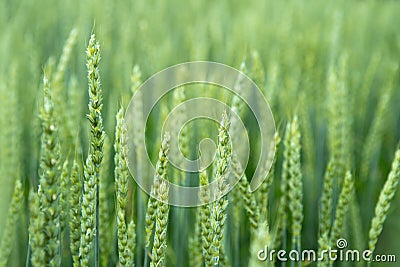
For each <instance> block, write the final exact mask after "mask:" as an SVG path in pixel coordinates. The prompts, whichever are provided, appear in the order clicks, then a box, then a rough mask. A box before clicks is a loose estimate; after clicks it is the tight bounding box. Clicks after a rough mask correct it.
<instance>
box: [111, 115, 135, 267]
mask: <svg viewBox="0 0 400 267" xmlns="http://www.w3.org/2000/svg"><path fill="white" fill-rule="evenodd" d="M123 116H124V111H123V109H122V108H120V110H119V111H118V114H117V125H116V128H115V144H114V150H115V156H114V164H115V172H114V176H115V193H116V200H117V204H116V216H117V236H118V256H119V264H120V265H121V266H131V265H132V264H133V262H130V259H129V255H128V251H129V250H128V234H127V225H126V211H125V209H126V203H127V194H128V175H129V174H128V166H127V161H126V155H127V153H126V149H127V148H126V142H127V140H126V128H125V126H124V118H123Z"/></svg>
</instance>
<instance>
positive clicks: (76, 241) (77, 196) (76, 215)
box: [69, 155, 82, 267]
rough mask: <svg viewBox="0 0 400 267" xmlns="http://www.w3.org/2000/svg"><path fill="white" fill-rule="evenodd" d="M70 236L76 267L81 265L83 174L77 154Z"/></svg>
mask: <svg viewBox="0 0 400 267" xmlns="http://www.w3.org/2000/svg"><path fill="white" fill-rule="evenodd" d="M69 188H70V189H69V205H70V209H69V231H70V233H69V236H70V239H71V243H70V249H71V255H72V262H73V266H74V267H79V247H80V242H81V217H82V215H81V199H82V174H81V167H80V164H79V159H78V156H77V155H75V159H74V163H73V165H72V171H71V176H70V180H69Z"/></svg>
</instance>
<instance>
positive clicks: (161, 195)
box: [150, 134, 170, 267]
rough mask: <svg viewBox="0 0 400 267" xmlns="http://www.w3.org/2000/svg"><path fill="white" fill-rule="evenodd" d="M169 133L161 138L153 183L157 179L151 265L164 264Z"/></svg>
mask: <svg viewBox="0 0 400 267" xmlns="http://www.w3.org/2000/svg"><path fill="white" fill-rule="evenodd" d="M169 138H170V137H169V135H168V134H166V135H165V136H164V138H163V141H162V145H161V150H160V154H159V159H158V162H157V165H158V166H157V174H156V177H155V181H154V183H156V180H158V182H157V183H158V187H157V191H154V193H155V194H156V195H155V196H154V197H157V200H156V201H157V202H158V204H157V210H156V214H155V221H156V227H155V231H154V239H153V249H152V252H151V255H152V261H151V262H150V266H151V267H153V266H154V267H156V266H157V267H158V266H159V267H161V266H165V263H166V260H165V253H166V248H167V225H168V215H169V204H168V191H169V185H168V176H167V164H168V159H167V156H168V152H169Z"/></svg>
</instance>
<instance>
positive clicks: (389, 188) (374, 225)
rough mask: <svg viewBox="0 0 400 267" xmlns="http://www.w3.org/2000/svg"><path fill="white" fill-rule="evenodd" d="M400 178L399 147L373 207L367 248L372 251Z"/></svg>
mask: <svg viewBox="0 0 400 267" xmlns="http://www.w3.org/2000/svg"><path fill="white" fill-rule="evenodd" d="M399 180H400V149H398V150H397V151H396V154H395V156H394V159H393V163H392V169H391V171H390V173H389V176H388V178H387V180H386V182H385V185H384V186H383V189H382V190H381V193H380V195H379V200H378V203H377V204H376V207H375V216H374V218H373V219H372V222H371V228H370V230H369V243H368V247H369V250H370V251H371V252H372V253H373V252H374V251H375V246H376V243H377V242H378V238H379V236H380V234H381V232H382V229H383V223H384V222H385V220H386V217H387V215H388V212H389V208H390V203H391V202H392V200H393V198H394V195H395V193H396V190H397V186H398V184H399Z"/></svg>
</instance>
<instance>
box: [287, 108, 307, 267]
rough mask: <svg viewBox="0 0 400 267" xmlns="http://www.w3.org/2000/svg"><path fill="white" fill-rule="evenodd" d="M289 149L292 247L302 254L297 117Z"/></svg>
mask: <svg viewBox="0 0 400 267" xmlns="http://www.w3.org/2000/svg"><path fill="white" fill-rule="evenodd" d="M287 149H289V158H288V160H289V181H288V184H289V188H290V190H289V209H290V212H291V214H292V247H293V248H294V249H296V250H298V251H299V253H300V252H301V228H302V223H303V217H304V216H303V181H302V179H303V178H302V174H301V163H300V150H301V144H300V128H299V123H298V119H297V116H295V117H294V119H293V121H292V123H291V125H290V145H289V147H288V148H287ZM299 264H300V265H301V263H300V262H299Z"/></svg>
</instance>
